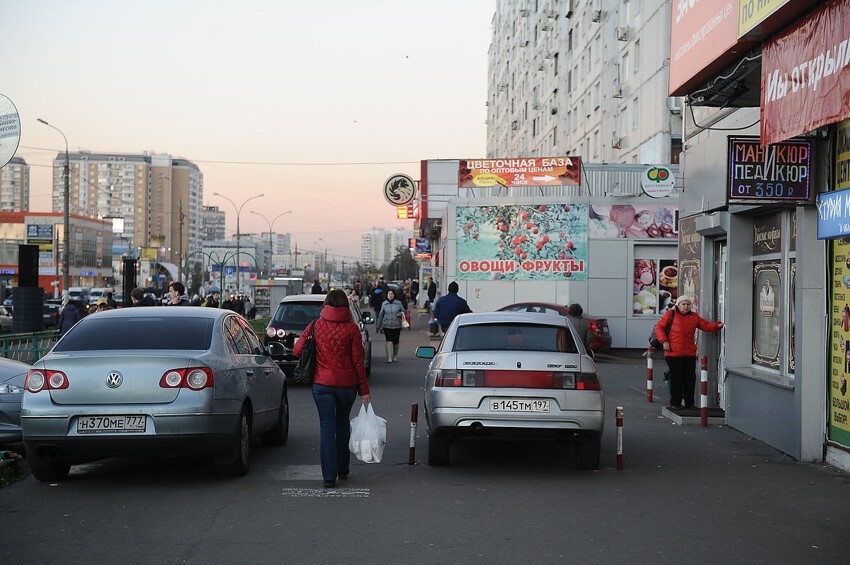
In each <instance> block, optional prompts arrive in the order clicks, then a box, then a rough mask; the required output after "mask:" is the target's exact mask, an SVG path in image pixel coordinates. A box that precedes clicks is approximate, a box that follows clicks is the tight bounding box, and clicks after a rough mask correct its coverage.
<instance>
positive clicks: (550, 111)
mask: <svg viewBox="0 0 850 565" xmlns="http://www.w3.org/2000/svg"><path fill="white" fill-rule="evenodd" d="M549 113H550V114H552V115H553V116H554V115H555V114H557V113H558V109H557V108H549Z"/></svg>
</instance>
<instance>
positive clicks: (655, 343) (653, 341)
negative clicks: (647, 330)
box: [649, 307, 676, 349]
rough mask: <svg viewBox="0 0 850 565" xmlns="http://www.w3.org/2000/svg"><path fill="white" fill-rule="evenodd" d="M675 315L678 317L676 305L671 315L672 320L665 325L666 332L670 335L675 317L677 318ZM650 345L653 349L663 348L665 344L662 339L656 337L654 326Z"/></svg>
mask: <svg viewBox="0 0 850 565" xmlns="http://www.w3.org/2000/svg"><path fill="white" fill-rule="evenodd" d="M675 317H676V309H675V307H674V308H673V315H672V316H670V321H669V322H667V325H666V326H665V327H664V333H665V334H668V335H669V334H670V327H671V326H672V325H673V318H675ZM649 346H650V347H651V348H652V349H663V348H664V344H663V343H661V342H660V341H658V338H657V337H655V328H654V327H653V328H652V333H651V334H649Z"/></svg>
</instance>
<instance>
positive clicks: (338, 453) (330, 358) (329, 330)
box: [293, 289, 372, 488]
mask: <svg viewBox="0 0 850 565" xmlns="http://www.w3.org/2000/svg"><path fill="white" fill-rule="evenodd" d="M315 324H316V326H315V330H314V332H313V335H314V339H315V340H316V372H315V374H314V375H313V400H314V401H315V402H316V408H317V409H318V411H319V429H320V431H321V448H320V454H321V460H322V478H323V479H324V486H325V488H333V487H334V486H336V479H337V478H339V479H347V478H348V472H349V461H350V455H351V454H350V452H349V451H348V440H349V437H350V436H351V427H350V423H349V417H350V415H351V406H352V405H353V404H354V399H355V398H356V397H357V394H358V392H359V394H360V400H362V401H363V403H364V404H366V403H368V402H369V401H370V400H371V398H372V397H371V396H370V394H369V383H367V382H366V370H365V368H364V367H363V342H362V338H361V337H360V330H359V329H358V328H357V325H356V324H355V323H354V321H353V320H352V319H351V311H350V310H349V307H348V297H347V296H346V295H345V292H344V291H342V290H339V289H337V290H332V291H330V292H329V293H328V295H327V297H325V302H324V307H323V308H322V312H321V314H320V315H319V319H318V320H317V321H316V322H315ZM309 328H310V326H307V329H306V330H305V331H304V332H303V333H302V334H301V337H300V338H299V339H298V343H296V344H295V349H294V351H293V354H294V355H295V356H296V357H299V356H300V355H301V350H302V348H303V347H304V343H305V342H306V340H307V337H308V336H309V335H310V331H309Z"/></svg>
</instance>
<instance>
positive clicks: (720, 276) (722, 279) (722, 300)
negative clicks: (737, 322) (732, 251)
mask: <svg viewBox="0 0 850 565" xmlns="http://www.w3.org/2000/svg"><path fill="white" fill-rule="evenodd" d="M715 245H716V247H715V250H714V251H715V253H714V257H715V258H716V261H717V265H716V266H715V270H714V272H715V273H717V278H716V280H715V283H714V284H715V288H714V296H715V300H716V301H717V302H716V304H715V305H714V306H715V308H714V311H715V312H717V319H718V320H719V321H721V322H723V323H724V324H725V323H726V292H725V289H726V263H727V249H726V240H722V241H718V242H717V243H716V244H715ZM716 381H717V396H716V398H715V400H716V401H717V406H719V407H720V408H722V409H723V410H726V395H725V392H724V391H725V387H724V383H725V382H726V327H725V325H724V328H723V329H722V330H720V343H719V346H718V348H717V379H716ZM711 404H712V402H711V401H709V406H710V405H711Z"/></svg>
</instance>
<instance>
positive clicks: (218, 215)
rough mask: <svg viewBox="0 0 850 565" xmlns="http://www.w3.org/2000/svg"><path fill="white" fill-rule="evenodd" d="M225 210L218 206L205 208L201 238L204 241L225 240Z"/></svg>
mask: <svg viewBox="0 0 850 565" xmlns="http://www.w3.org/2000/svg"><path fill="white" fill-rule="evenodd" d="M224 220H225V213H224V210H220V209H219V207H218V206H204V208H203V211H202V212H201V238H202V239H203V240H204V241H217V240H221V239H224Z"/></svg>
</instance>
